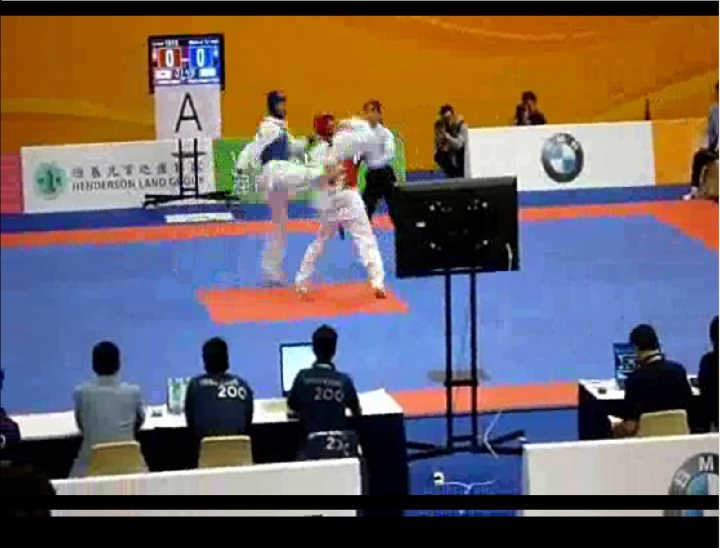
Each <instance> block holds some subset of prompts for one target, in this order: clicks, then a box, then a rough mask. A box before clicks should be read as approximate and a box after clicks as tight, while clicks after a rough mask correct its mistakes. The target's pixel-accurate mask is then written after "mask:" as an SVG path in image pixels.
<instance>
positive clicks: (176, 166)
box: [20, 139, 215, 213]
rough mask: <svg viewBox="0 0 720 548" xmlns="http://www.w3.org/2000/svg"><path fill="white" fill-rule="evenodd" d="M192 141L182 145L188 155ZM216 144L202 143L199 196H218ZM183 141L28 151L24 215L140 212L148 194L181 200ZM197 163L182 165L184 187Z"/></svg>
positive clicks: (24, 165) (23, 152) (24, 158)
mask: <svg viewBox="0 0 720 548" xmlns="http://www.w3.org/2000/svg"><path fill="white" fill-rule="evenodd" d="M193 146H194V143H193V139H182V148H183V155H185V153H190V152H191V151H193ZM212 147H213V143H212V140H210V139H198V180H199V188H200V192H211V191H213V190H215V170H214V166H213V161H214V155H213V149H212ZM178 148H179V146H178V140H175V139H171V140H163V141H135V142H128V143H97V144H88V145H64V146H41V147H23V148H22V149H21V151H20V155H21V163H22V184H23V205H24V212H25V213H50V212H62V211H98V210H110V209H126V208H137V207H141V206H142V204H143V200H144V197H145V195H146V194H163V193H167V194H178V181H179V175H180V163H179V160H178V156H177V154H178ZM193 163H194V162H193V160H192V158H186V159H185V160H183V166H182V167H183V179H184V181H185V186H190V185H191V184H193V183H194V169H193Z"/></svg>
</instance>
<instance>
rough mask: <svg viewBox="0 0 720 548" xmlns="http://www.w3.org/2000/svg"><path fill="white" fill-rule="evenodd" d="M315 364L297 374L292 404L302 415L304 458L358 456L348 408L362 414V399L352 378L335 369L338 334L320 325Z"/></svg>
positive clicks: (290, 396) (314, 342)
mask: <svg viewBox="0 0 720 548" xmlns="http://www.w3.org/2000/svg"><path fill="white" fill-rule="evenodd" d="M312 346H313V352H314V353H315V363H314V364H313V365H312V367H310V368H309V369H303V370H302V371H300V372H299V373H298V375H297V377H295V381H294V383H293V386H292V389H291V390H290V395H289V397H288V407H289V409H290V410H292V411H293V412H294V413H296V414H297V415H298V417H299V418H300V425H301V427H302V429H303V432H304V434H305V443H304V445H303V447H302V449H301V451H300V457H301V458H302V459H308V460H310V459H328V458H329V459H332V458H346V457H353V456H357V454H358V441H357V434H356V433H355V432H354V431H353V430H351V428H350V423H349V421H348V419H347V416H346V414H345V412H346V410H347V409H349V410H350V412H351V413H352V414H353V415H354V416H355V417H359V416H360V415H361V414H362V411H361V410H360V402H359V401H358V396H357V392H356V391H355V386H354V384H353V382H352V379H351V378H350V377H349V376H348V375H346V374H345V373H341V372H340V371H338V370H337V369H336V368H335V364H334V363H333V357H334V356H335V351H336V349H337V333H336V332H335V330H334V329H333V328H332V327H330V326H328V325H323V326H321V327H319V328H318V329H317V330H316V331H315V333H313V337H312Z"/></svg>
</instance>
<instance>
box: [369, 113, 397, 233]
mask: <svg viewBox="0 0 720 548" xmlns="http://www.w3.org/2000/svg"><path fill="white" fill-rule="evenodd" d="M363 112H364V113H365V119H366V120H367V122H368V123H369V124H370V128H371V130H372V132H373V135H374V137H375V142H374V146H373V147H371V148H370V150H369V151H368V152H367V153H366V154H365V156H364V161H365V162H366V164H367V168H368V171H367V176H366V177H365V189H364V190H363V194H362V197H363V201H364V202H365V209H366V210H367V214H368V218H369V219H370V221H371V222H372V218H373V215H374V214H375V209H376V208H377V204H378V202H379V201H380V199H381V198H384V199H385V203H386V204H387V207H388V213H389V214H390V218H391V219H392V218H393V213H394V211H393V192H394V190H395V183H396V182H397V181H396V178H395V170H394V169H393V166H392V162H393V160H394V159H395V136H394V135H393V134H392V132H391V131H390V130H389V129H387V128H386V127H385V126H383V123H382V105H381V104H380V101H377V100H374V99H373V100H370V101H368V102H367V103H365V105H363Z"/></svg>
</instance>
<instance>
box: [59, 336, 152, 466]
mask: <svg viewBox="0 0 720 548" xmlns="http://www.w3.org/2000/svg"><path fill="white" fill-rule="evenodd" d="M92 368H93V371H94V372H95V374H96V377H95V379H94V380H93V381H90V382H87V383H85V384H82V385H80V386H78V387H77V388H76V389H75V421H76V422H77V425H78V428H79V429H80V432H81V433H82V437H83V439H82V444H81V446H80V452H79V453H78V456H77V458H76V459H75V463H74V464H73V469H72V472H71V476H72V477H83V476H85V475H86V474H87V469H88V466H89V464H90V453H91V450H92V447H93V446H94V445H97V444H100V443H113V442H123V441H132V440H134V439H135V436H136V434H137V431H138V430H139V429H140V427H141V426H142V425H143V422H145V409H144V407H143V402H142V396H141V393H140V387H139V386H137V385H134V384H128V383H124V382H121V381H120V379H119V375H118V374H119V371H120V350H119V349H118V347H117V346H116V345H115V344H113V343H112V342H109V341H104V342H101V343H98V344H97V345H95V347H94V348H93V351H92Z"/></svg>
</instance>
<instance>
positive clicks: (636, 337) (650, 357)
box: [613, 324, 692, 437]
mask: <svg viewBox="0 0 720 548" xmlns="http://www.w3.org/2000/svg"><path fill="white" fill-rule="evenodd" d="M630 344H632V345H633V346H634V347H635V349H636V351H637V368H636V369H635V371H633V372H632V373H631V374H630V375H629V376H628V378H627V381H626V382H625V402H624V410H623V415H622V417H621V418H622V419H623V421H622V422H620V423H618V424H617V425H616V426H615V427H614V428H613V434H614V435H615V437H628V436H634V435H636V434H637V430H638V425H639V423H640V416H641V415H643V414H645V413H656V412H659V411H671V410H678V409H682V410H685V411H686V412H687V411H689V409H690V402H691V399H692V390H691V389H690V383H689V382H688V379H687V372H686V371H685V368H684V367H683V366H682V365H680V364H679V363H676V362H673V361H670V360H668V359H666V358H665V356H664V354H663V353H662V352H661V351H660V341H659V339H658V336H657V333H655V330H654V329H653V328H652V326H650V325H646V324H641V325H638V326H637V327H636V328H635V329H633V330H632V332H631V333H630Z"/></svg>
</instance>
